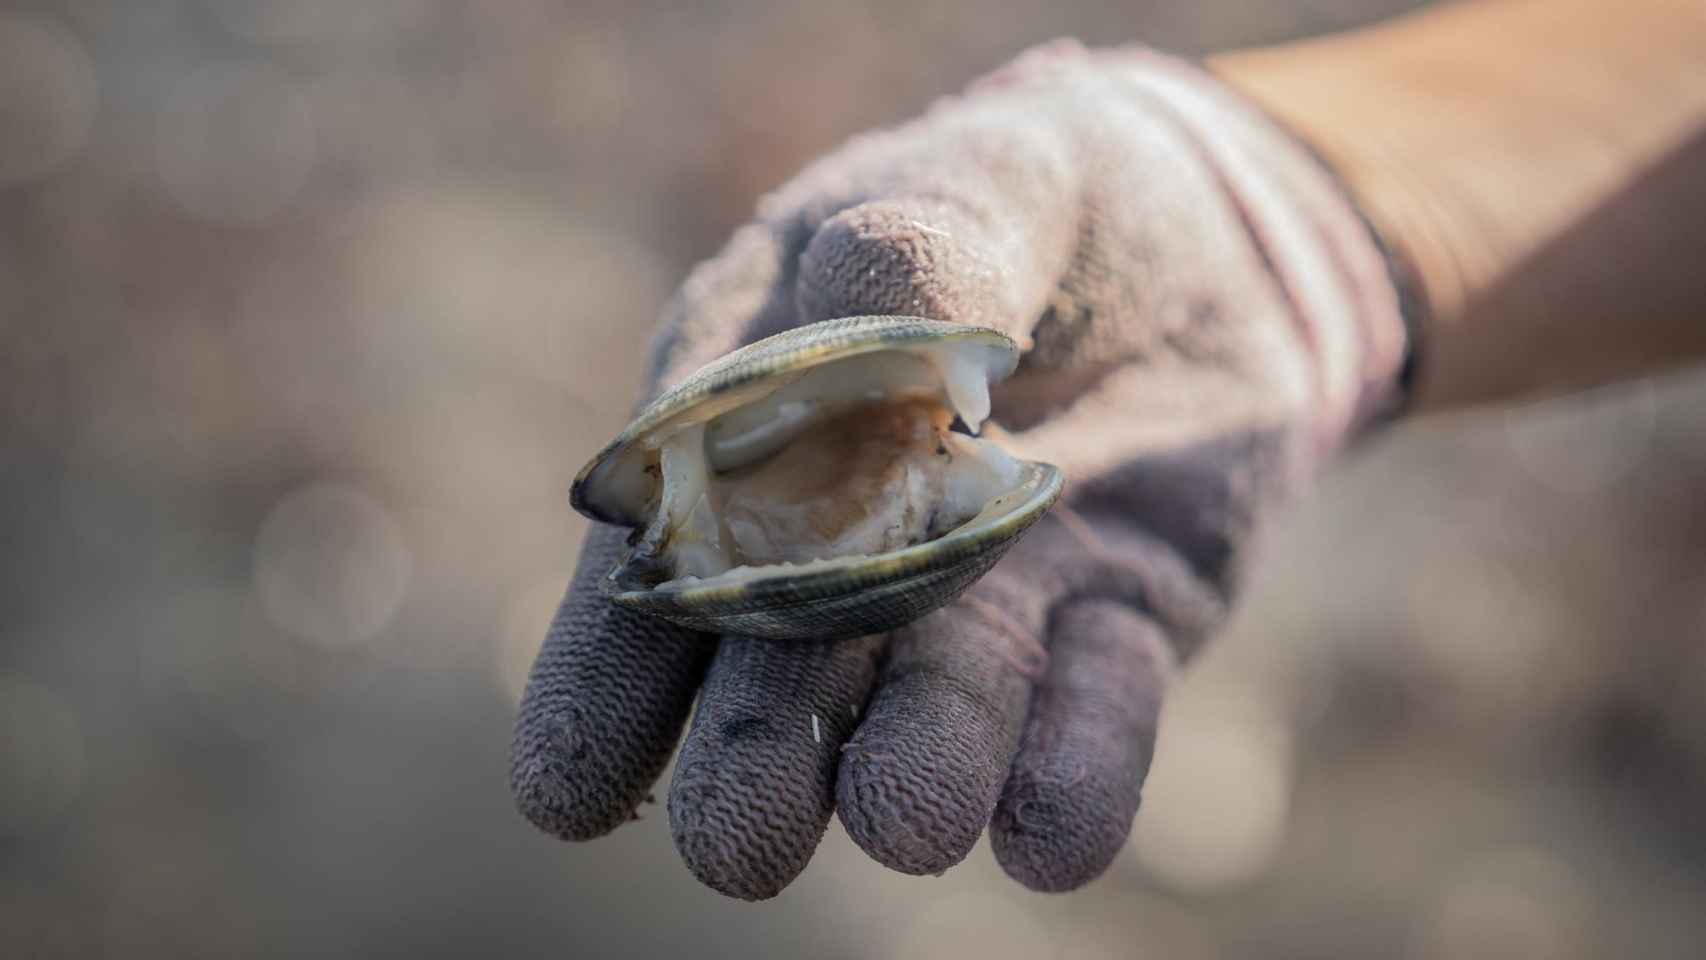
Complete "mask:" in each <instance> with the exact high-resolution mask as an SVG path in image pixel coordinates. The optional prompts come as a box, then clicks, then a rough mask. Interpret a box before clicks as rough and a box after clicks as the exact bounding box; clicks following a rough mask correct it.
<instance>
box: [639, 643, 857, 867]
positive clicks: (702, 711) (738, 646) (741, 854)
mask: <svg viewBox="0 0 1706 960" xmlns="http://www.w3.org/2000/svg"><path fill="white" fill-rule="evenodd" d="M883 640H884V638H883V637H881V636H872V637H862V638H859V639H857V640H848V641H843V642H840V643H777V642H773V641H766V640H759V639H755V638H751V637H725V638H724V639H723V642H722V644H721V646H720V647H719V648H718V651H717V655H716V658H715V659H714V660H713V661H712V664H711V669H710V672H709V674H708V675H707V676H706V678H705V687H704V692H703V694H702V696H701V697H700V702H699V710H698V712H697V713H696V714H695V715H694V718H693V727H692V729H691V730H689V731H688V734H687V740H686V742H685V743H683V744H682V747H681V756H680V758H678V759H677V761H676V766H675V779H674V781H673V782H672V783H671V785H670V791H669V822H670V828H671V830H672V831H673V833H674V835H675V847H676V850H677V851H678V852H679V853H680V854H681V858H682V859H683V860H684V861H686V863H687V868H688V869H689V870H691V871H692V872H693V875H694V876H696V877H698V878H699V880H700V881H701V882H703V883H704V884H705V885H707V886H709V887H711V888H712V889H714V890H716V891H717V892H719V893H722V894H725V895H727V896H731V897H738V898H740V899H742V900H765V899H768V898H770V897H773V896H775V895H776V894H778V893H780V892H782V888H783V887H785V886H787V885H788V884H789V882H791V881H792V880H793V879H794V878H795V877H796V876H798V875H799V873H800V871H801V870H804V869H805V866H806V863H807V861H809V860H810V859H811V856H812V852H813V851H814V850H816V849H817V844H818V841H819V840H820V839H822V837H823V833H824V830H825V828H827V827H828V825H829V818H830V814H831V813H832V812H833V810H834V804H835V765H836V758H837V757H838V756H839V755H840V751H841V745H842V744H843V743H844V742H845V741H846V739H847V737H848V736H849V735H850V734H851V733H852V732H853V728H854V726H855V724H856V723H857V720H856V719H855V717H856V715H857V713H858V712H859V710H860V708H861V706H862V705H863V704H864V701H865V698H866V697H867V696H868V695H869V693H870V689H871V681H872V679H873V678H874V677H875V675H876V660H877V656H878V654H879V653H880V651H881V649H882V643H883Z"/></svg>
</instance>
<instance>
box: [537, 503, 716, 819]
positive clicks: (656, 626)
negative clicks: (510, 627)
mask: <svg viewBox="0 0 1706 960" xmlns="http://www.w3.org/2000/svg"><path fill="white" fill-rule="evenodd" d="M623 549H624V546H623V531H622V530H620V529H619V528H616V527H611V526H606V525H604V524H593V525H592V527H591V529H590V530H589V531H588V533H587V538H586V544H585V546H584V547H583V549H582V551H581V560H580V565H579V567H578V568H577V569H576V571H575V576H574V580H573V581H572V582H571V583H570V585H569V592H568V595H567V596H566V597H565V598H564V600H563V605H562V606H561V607H560V608H559V609H558V611H557V616H556V619H555V620H554V621H552V623H551V629H550V632H549V633H548V634H547V635H546V637H545V643H544V646H543V647H541V648H540V651H539V656H538V658H537V659H536V660H535V661H534V664H533V672H532V674H531V676H530V677H529V678H528V681H527V692H526V694H525V695H524V696H523V697H522V701H521V709H520V713H519V716H518V717H517V718H516V725H515V739H514V741H513V744H512V746H511V750H510V789H511V790H512V791H513V793H514V795H515V804H516V807H517V808H518V809H519V810H520V811H521V813H522V814H523V815H524V816H526V817H527V819H529V820H531V821H533V823H534V824H536V825H537V826H538V827H539V828H540V829H542V830H544V831H546V832H548V833H552V834H555V835H557V836H558V837H561V838H563V839H564V840H590V839H592V838H594V837H598V836H602V835H603V834H606V833H609V832H610V831H611V830H614V829H615V828H617V827H619V826H621V825H622V824H624V823H626V822H628V821H629V820H631V819H633V816H634V810H635V808H637V807H638V806H639V804H640V802H641V801H642V800H644V799H645V798H646V795H647V792H648V791H649V790H650V789H651V786H652V784H653V782H655V781H656V780H657V778H658V775H659V774H661V773H662V772H663V768H664V765H665V764H666V763H668V761H669V754H670V750H671V749H672V748H673V747H674V745H675V742H676V740H677V739H678V738H679V737H680V736H681V728H682V726H683V725H684V724H685V722H686V720H687V712H688V710H689V709H690V708H691V706H692V704H693V693H694V691H695V690H696V689H697V688H698V686H699V681H700V678H701V677H702V676H703V675H704V672H705V666H706V664H707V663H709V661H710V659H711V653H712V651H713V650H714V649H715V639H714V638H713V637H711V636H709V635H707V634H701V633H695V632H693V631H690V630H685V629H683V628H680V627H677V626H674V625H672V624H670V623H667V622H666V621H663V620H658V619H654V618H650V617H643V616H640V615H637V614H634V613H631V612H629V611H627V610H624V609H622V608H620V607H617V606H615V605H614V604H612V603H610V601H608V600H606V599H605V598H604V596H603V595H602V594H600V593H599V590H598V580H599V578H601V577H603V576H604V575H605V574H606V573H607V572H608V571H609V570H610V568H611V566H612V565H614V564H615V562H616V560H617V558H618V556H619V553H620V551H621V550H623Z"/></svg>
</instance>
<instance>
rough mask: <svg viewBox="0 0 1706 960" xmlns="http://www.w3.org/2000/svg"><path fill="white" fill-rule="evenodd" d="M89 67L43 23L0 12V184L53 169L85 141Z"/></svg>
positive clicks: (72, 42) (80, 52)
mask: <svg viewBox="0 0 1706 960" xmlns="http://www.w3.org/2000/svg"><path fill="white" fill-rule="evenodd" d="M96 101H97V94H96V85H95V68H94V65H93V64H92V63H91V62H90V60H89V55H88V54H87V53H86V52H85V51H84V49H83V45H82V43H80V42H79V41H78V40H77V38H76V37H74V36H72V35H71V33H70V32H69V31H67V30H64V29H62V28H60V27H58V26H55V25H53V24H51V23H49V22H47V21H42V20H35V19H31V18H27V17H23V16H19V15H16V14H6V13H0V186H5V185H7V184H15V183H22V182H24V181H26V180H33V179H35V178H37V177H41V176H44V175H46V174H49V173H51V172H53V171H54V170H55V169H56V168H58V167H59V166H60V165H61V164H63V163H65V162H66V161H68V160H70V159H71V158H73V157H75V156H76V155H77V154H78V152H79V151H81V150H82V149H83V145H84V144H85V143H87V142H88V140H89V130H90V128H91V127H92V126H93V125H94V120H95V106H96Z"/></svg>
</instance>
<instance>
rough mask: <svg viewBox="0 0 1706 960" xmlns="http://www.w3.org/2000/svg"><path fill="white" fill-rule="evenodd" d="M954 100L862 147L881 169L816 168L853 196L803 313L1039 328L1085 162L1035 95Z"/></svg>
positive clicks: (814, 241) (833, 224) (820, 249)
mask: <svg viewBox="0 0 1706 960" xmlns="http://www.w3.org/2000/svg"><path fill="white" fill-rule="evenodd" d="M953 106H954V109H952V110H938V111H936V112H934V113H932V114H931V115H929V116H927V117H926V118H924V119H923V120H922V121H919V122H918V123H916V124H914V125H912V126H910V127H905V128H902V129H901V130H899V131H896V132H895V133H894V134H891V135H889V136H888V137H887V138H884V139H878V140H875V141H872V142H869V143H862V144H858V145H857V146H856V149H855V150H853V151H852V152H851V155H850V156H849V158H848V159H849V160H850V161H852V162H856V163H859V164H863V167H861V169H874V170H878V171H881V173H880V175H877V176H870V177H866V178H863V179H862V180H859V181H858V182H857V183H856V184H852V185H841V186H839V187H836V186H835V185H834V184H833V183H832V182H827V181H832V179H833V178H829V177H828V176H827V173H825V172H819V173H816V174H815V175H814V176H813V178H812V180H811V182H814V183H817V182H819V181H826V182H825V183H823V184H820V187H819V189H831V190H835V191H837V192H839V193H840V194H841V195H843V196H845V197H847V198H848V201H847V203H846V204H844V205H842V206H841V207H840V208H839V209H838V212H834V213H833V215H829V216H827V219H824V220H822V222H821V223H819V224H817V225H816V226H815V231H814V233H813V234H812V236H811V238H810V242H809V243H808V244H807V245H806V247H805V250H804V252H803V253H802V254H801V257H800V262H799V276H798V279H797V281H796V284H795V298H796V303H797V305H798V314H799V319H800V322H802V323H807V322H812V321H815V320H823V319H829V318H834V317H844V316H853V315H857V314H905V315H910V316H923V317H931V318H935V319H940V320H953V321H958V322H963V323H976V324H981V325H984V326H991V327H996V328H998V329H1003V330H1006V331H1008V332H1009V333H1011V334H1013V335H1015V336H1016V337H1020V338H1022V337H1024V336H1025V335H1027V334H1028V332H1029V329H1030V327H1031V325H1032V324H1033V323H1034V321H1035V319H1036V317H1037V315H1038V314H1039V313H1040V312H1041V311H1042V309H1043V307H1044V304H1045V302H1046V300H1047V298H1048V295H1049V293H1050V291H1051V290H1052V289H1053V287H1054V284H1055V282H1056V280H1057V279H1058V278H1059V277H1060V275H1061V274H1062V272H1064V271H1065V269H1066V267H1067V264H1068V261H1069V257H1070V255H1071V253H1072V250H1073V246H1074V242H1075V237H1076V224H1077V211H1078V208H1079V203H1078V197H1079V194H1080V182H1079V181H1080V174H1079V171H1078V164H1077V163H1076V159H1075V157H1074V154H1073V151H1072V150H1071V149H1070V148H1069V144H1068V142H1067V138H1066V137H1065V136H1064V135H1063V134H1062V132H1061V130H1060V128H1059V125H1058V124H1056V123H1055V122H1054V121H1053V120H1052V119H1051V114H1050V112H1049V111H1048V110H1047V109H1042V108H1040V105H1039V102H1038V99H1037V98H1036V97H1034V96H1020V95H1015V96H987V97H972V98H967V99H965V100H963V101H958V102H955V103H954V104H953ZM832 172H833V171H828V173H832Z"/></svg>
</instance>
